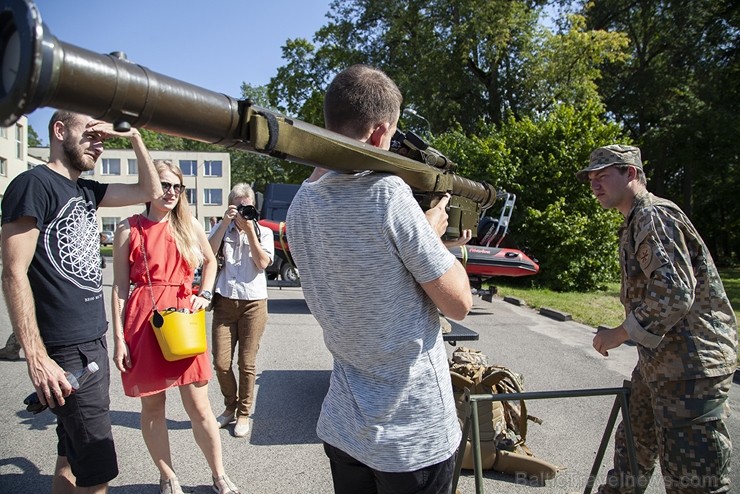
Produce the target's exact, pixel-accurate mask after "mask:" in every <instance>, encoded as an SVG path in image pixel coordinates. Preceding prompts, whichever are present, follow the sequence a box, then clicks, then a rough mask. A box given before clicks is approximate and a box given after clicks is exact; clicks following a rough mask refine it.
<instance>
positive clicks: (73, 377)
mask: <svg viewBox="0 0 740 494" xmlns="http://www.w3.org/2000/svg"><path fill="white" fill-rule="evenodd" d="M99 369H100V368H99V367H98V364H96V363H95V362H90V363H89V364H87V366H86V367H84V368H82V369H80V370H78V371H77V372H66V371H65V372H64V375H65V376H67V382H69V384H70V386H72V392H73V393H74V392H75V391H77V390H78V389H80V386H82V385H83V384H84V383H85V381H87V379H88V378H89V377H90V376H92V375H93V374H94V373H96V372H98V370H99ZM23 404H24V405H26V410H27V411H29V412H31V413H33V414H34V415H35V414H37V413H41V412H43V411H44V410H46V408H47V405H42V404H41V401H39V396H38V395H37V394H36V391H34V392H33V393H31V394H30V395H28V396H27V397H26V399H25V400H23Z"/></svg>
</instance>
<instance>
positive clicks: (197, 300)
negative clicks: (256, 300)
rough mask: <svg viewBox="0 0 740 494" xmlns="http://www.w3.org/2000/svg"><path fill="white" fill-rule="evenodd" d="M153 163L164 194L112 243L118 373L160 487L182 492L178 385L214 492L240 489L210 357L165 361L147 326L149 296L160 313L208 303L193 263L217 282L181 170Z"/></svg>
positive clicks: (205, 282)
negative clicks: (170, 401) (171, 400)
mask: <svg viewBox="0 0 740 494" xmlns="http://www.w3.org/2000/svg"><path fill="white" fill-rule="evenodd" d="M155 164H156V168H157V172H158V173H159V178H160V180H161V181H162V190H163V191H164V194H163V195H162V197H160V198H158V199H155V200H153V201H152V202H151V203H149V204H148V205H147V208H146V211H145V213H143V214H138V215H134V216H131V217H130V218H128V219H126V220H124V221H122V222H121V223H120V224H119V225H118V228H117V230H116V234H115V238H114V241H113V296H112V302H111V303H112V307H113V329H114V334H115V339H114V341H115V350H114V357H113V359H114V362H115V364H116V366H117V367H118V370H120V371H121V380H122V382H123V389H124V392H125V393H126V395H127V396H132V397H138V398H140V399H141V433H142V435H143V436H144V442H145V443H146V446H147V448H148V449H149V454H150V455H151V457H152V459H153V460H154V464H155V465H156V467H157V468H158V469H159V474H160V482H159V488H160V492H161V493H163V494H182V489H181V487H180V483H179V482H178V480H177V476H176V475H175V471H174V468H173V464H172V457H171V453H170V443H169V437H168V430H167V419H166V417H165V401H166V391H167V389H169V388H173V387H176V388H177V389H178V390H179V391H180V397H181V399H182V403H183V406H184V407H185V411H186V412H187V414H188V417H190V421H191V423H192V427H193V435H194V436H195V442H196V443H197V444H198V446H199V447H200V449H201V451H202V452H203V455H204V456H205V459H206V461H207V462H208V466H209V467H210V468H211V474H212V477H213V491H214V492H216V493H218V494H234V493H237V494H238V492H239V490H238V489H237V488H236V486H235V485H234V483H233V482H231V480H229V478H228V477H227V476H226V474H225V472H224V467H223V461H222V457H221V438H220V436H219V427H218V423H217V422H216V418H215V416H214V415H213V411H212V410H211V404H210V402H209V400H208V381H209V380H210V378H211V365H210V362H209V358H208V354H207V353H203V354H201V355H198V356H196V357H191V358H187V359H183V360H177V361H174V362H169V361H167V360H165V359H164V357H163V356H162V351H161V350H160V348H159V345H158V343H157V340H156V337H155V336H154V331H153V330H152V327H151V324H150V323H149V317H150V315H151V313H152V294H153V296H154V300H155V301H156V304H157V308H159V309H160V310H162V309H167V308H170V307H176V308H178V309H181V308H184V309H189V310H191V311H197V310H199V309H203V308H205V307H206V306H207V305H208V303H209V299H208V295H209V293H207V292H206V291H202V292H200V293H201V295H200V296H198V295H195V294H193V292H192V281H193V272H194V270H195V268H196V267H197V266H199V265H200V263H201V262H202V263H203V279H202V286H204V287H210V286H212V285H213V282H214V279H215V277H216V258H215V257H214V255H213V252H212V251H211V248H210V246H209V245H208V240H207V238H206V235H205V232H204V231H203V228H202V227H201V226H200V224H199V223H198V221H197V220H196V219H195V218H194V217H193V215H192V214H191V213H190V207H189V206H188V203H187V199H186V196H185V194H184V190H185V187H184V186H183V185H182V182H183V176H182V172H181V171H180V169H179V168H178V167H177V166H175V165H173V164H172V163H171V162H169V161H159V162H156V163H155ZM142 237H143V245H144V249H145V253H146V260H147V263H148V266H149V274H150V276H151V285H152V286H151V289H150V286H149V283H148V281H147V270H146V265H145V263H144V252H142ZM130 285H133V289H132V290H130ZM129 292H130V293H129ZM203 295H205V296H203Z"/></svg>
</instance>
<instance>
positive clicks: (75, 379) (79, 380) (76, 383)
mask: <svg viewBox="0 0 740 494" xmlns="http://www.w3.org/2000/svg"><path fill="white" fill-rule="evenodd" d="M99 369H100V367H98V364H96V363H95V362H90V363H89V364H87V366H86V367H84V368H82V369H80V370H78V371H76V372H65V373H64V375H65V376H67V381H69V385H70V386H72V390H73V392H74V391H77V390H78V389H80V386H82V385H83V384H84V383H85V381H87V379H88V378H89V377H90V376H91V375H93V374H94V373H96V372H98V370H99Z"/></svg>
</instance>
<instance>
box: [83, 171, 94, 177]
mask: <svg viewBox="0 0 740 494" xmlns="http://www.w3.org/2000/svg"><path fill="white" fill-rule="evenodd" d="M92 175H95V170H87V171H84V172H82V173H80V176H92Z"/></svg>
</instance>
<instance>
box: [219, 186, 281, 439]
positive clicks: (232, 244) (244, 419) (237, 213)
mask: <svg viewBox="0 0 740 494" xmlns="http://www.w3.org/2000/svg"><path fill="white" fill-rule="evenodd" d="M258 218H259V213H258V212H257V210H256V209H255V207H254V191H253V190H252V188H251V187H250V186H249V185H247V184H244V183H240V184H236V185H235V186H234V187H233V188H232V189H231V192H230V193H229V208H228V209H227V210H226V212H225V213H224V219H223V220H222V221H221V222H220V223H218V224H217V225H216V226H214V227H213V228H212V229H211V234H210V238H209V239H208V241H209V242H210V244H211V249H213V252H214V254H216V256H217V257H219V258H221V259H222V261H221V262H222V263H223V266H222V267H221V269H220V271H219V274H218V277H217V278H216V283H215V285H214V290H213V291H214V292H215V293H214V295H213V327H212V333H213V344H212V347H213V366H214V368H215V369H216V376H217V377H218V384H219V386H220V387H221V394H223V396H224V405H225V406H226V408H225V409H224V412H223V413H222V414H221V415H219V416H218V417H217V420H218V423H219V425H220V426H221V427H227V426H228V425H229V424H231V423H234V422H235V425H234V436H236V437H244V436H246V435H247V434H248V433H249V414H250V411H251V408H252V403H253V402H254V396H253V395H254V381H255V375H256V361H257V350H258V349H259V344H260V339H261V338H262V334H263V333H264V331H265V325H266V324H267V277H266V276H265V269H266V268H267V267H268V266H269V265H270V264H272V261H273V259H274V258H275V245H274V241H273V232H272V230H271V229H269V228H267V227H265V226H262V225H258V224H257V220H258ZM208 295H210V294H208ZM237 344H238V345H239V354H238V360H237V365H238V367H239V383H238V385H237V381H236V377H235V376H234V372H233V371H232V362H233V358H234V350H235V349H236V346H237Z"/></svg>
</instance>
